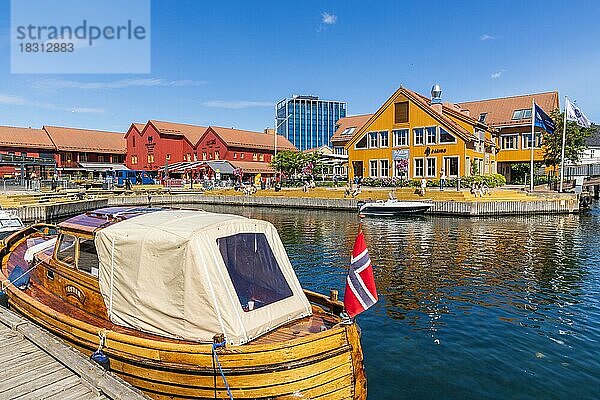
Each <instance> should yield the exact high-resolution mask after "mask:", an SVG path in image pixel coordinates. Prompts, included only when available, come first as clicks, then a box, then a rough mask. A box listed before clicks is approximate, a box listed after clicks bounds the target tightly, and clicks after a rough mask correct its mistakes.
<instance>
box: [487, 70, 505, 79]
mask: <svg viewBox="0 0 600 400" xmlns="http://www.w3.org/2000/svg"><path fill="white" fill-rule="evenodd" d="M504 71H505V70H503V69H502V70H500V71H496V72H494V73H492V74H491V75H490V78H492V79H498V78H500V77H501V76H502V74H503V73H504Z"/></svg>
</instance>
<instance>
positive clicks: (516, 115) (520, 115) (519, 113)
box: [512, 108, 531, 120]
mask: <svg viewBox="0 0 600 400" xmlns="http://www.w3.org/2000/svg"><path fill="white" fill-rule="evenodd" d="M526 118H531V109H530V108H525V109H522V110H515V111H514V112H513V116H512V119H513V120H518V119H526Z"/></svg>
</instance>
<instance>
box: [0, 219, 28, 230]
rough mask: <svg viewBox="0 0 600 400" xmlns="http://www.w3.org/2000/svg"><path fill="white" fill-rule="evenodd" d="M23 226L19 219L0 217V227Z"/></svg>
mask: <svg viewBox="0 0 600 400" xmlns="http://www.w3.org/2000/svg"><path fill="white" fill-rule="evenodd" d="M21 226H23V224H22V223H21V221H20V220H18V219H16V218H13V219H0V227H2V228H20V227H21Z"/></svg>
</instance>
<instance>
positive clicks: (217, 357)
mask: <svg viewBox="0 0 600 400" xmlns="http://www.w3.org/2000/svg"><path fill="white" fill-rule="evenodd" d="M226 343H227V341H223V342H220V343H213V345H212V354H213V360H212V361H213V371H214V372H215V375H214V379H213V383H214V389H215V399H216V398H217V374H216V372H217V370H216V368H215V360H216V361H217V366H218V367H219V372H221V377H222V378H223V383H225V388H226V389H227V394H228V395H229V400H233V396H232V395H231V390H230V389H229V384H228V383H227V378H225V374H224V373H223V369H222V368H221V363H220V362H219V355H218V354H217V348H219V347H225V344H226Z"/></svg>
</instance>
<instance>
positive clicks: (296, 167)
mask: <svg viewBox="0 0 600 400" xmlns="http://www.w3.org/2000/svg"><path fill="white" fill-rule="evenodd" d="M271 166H272V167H273V168H275V170H276V171H277V172H282V173H283V174H285V175H287V176H292V175H298V174H300V173H303V174H305V175H320V174H321V173H322V172H323V162H322V160H321V155H320V154H319V153H316V152H315V153H302V152H299V151H290V150H284V151H279V152H277V155H276V156H274V157H273V159H272V160H271Z"/></svg>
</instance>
